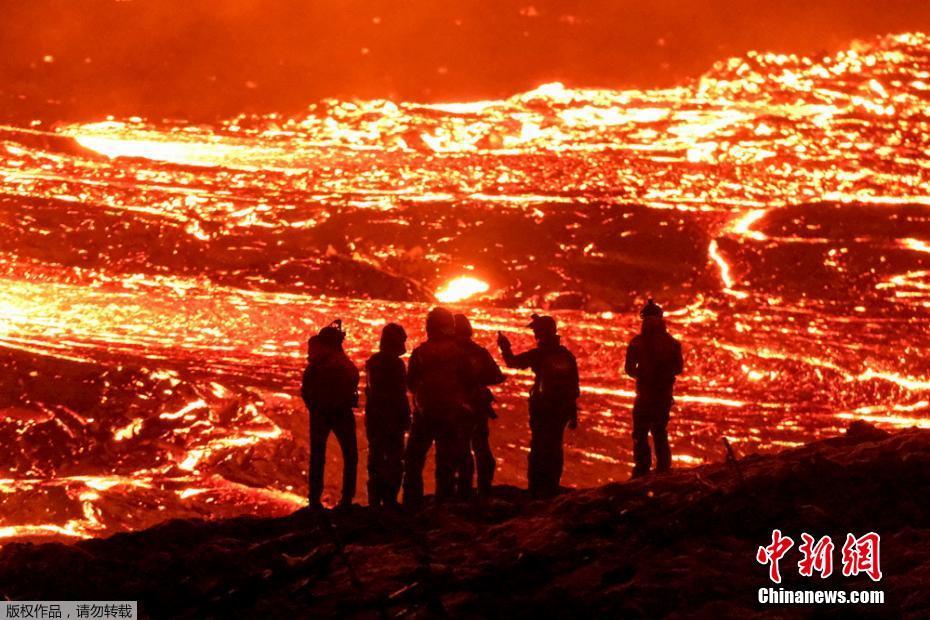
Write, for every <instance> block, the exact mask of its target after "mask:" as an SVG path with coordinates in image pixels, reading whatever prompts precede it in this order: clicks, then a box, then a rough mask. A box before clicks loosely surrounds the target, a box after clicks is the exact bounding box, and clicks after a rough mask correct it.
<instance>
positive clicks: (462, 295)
mask: <svg viewBox="0 0 930 620" xmlns="http://www.w3.org/2000/svg"><path fill="white" fill-rule="evenodd" d="M489 288H490V287H489V286H488V283H487V282H484V281H482V280H479V279H478V278H473V277H472V276H459V277H458V278H455V279H453V280H450V281H449V282H446V284H444V285H443V286H442V287H441V288H440V289H439V290H438V291H436V299H438V300H439V301H441V302H443V303H447V304H451V303H456V302H459V301H463V300H465V299H468V298H470V297H474V296H475V295H479V294H481V293H486V292H487V291H488V289H489Z"/></svg>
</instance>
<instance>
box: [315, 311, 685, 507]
mask: <svg viewBox="0 0 930 620" xmlns="http://www.w3.org/2000/svg"><path fill="white" fill-rule="evenodd" d="M640 315H641V317H642V319H643V325H642V331H641V333H640V334H639V335H637V336H636V337H635V338H634V339H633V340H632V341H631V342H630V346H629V348H628V349H627V355H626V364H625V370H626V373H627V374H628V375H630V376H631V377H634V378H635V379H636V392H637V396H636V400H635V402H634V405H633V442H634V458H635V467H634V470H633V475H634V477H636V476H641V475H644V474H646V473H648V472H649V470H650V466H651V454H650V449H649V440H648V436H649V434H652V437H653V443H654V446H655V452H656V471H657V472H663V471H666V470H668V469H669V467H670V466H671V451H670V449H669V444H668V433H667V430H666V428H667V425H668V421H669V412H670V410H671V407H672V388H673V385H674V383H675V377H676V376H677V375H678V374H680V373H681V372H682V354H681V346H680V345H679V343H678V341H677V340H675V339H674V338H673V337H672V336H671V335H669V334H668V332H667V331H666V329H665V323H664V319H663V316H662V309H661V308H660V307H659V306H657V305H656V304H655V303H654V302H653V301H652V300H649V302H648V303H647V304H646V306H645V307H644V308H643V310H642V312H641V313H640ZM528 327H529V328H530V329H532V331H533V336H534V337H535V340H536V346H535V347H534V348H532V349H530V350H528V351H524V352H523V353H514V352H513V349H512V347H511V344H510V341H509V340H508V339H507V337H506V336H504V335H503V334H502V333H500V332H498V337H497V343H498V346H499V348H500V353H501V357H502V358H503V361H504V363H505V364H506V365H507V366H508V367H510V368H517V369H527V368H529V369H531V370H532V371H533V374H534V376H535V379H534V381H533V387H532V388H531V389H530V395H529V418H530V453H529V458H528V470H527V478H528V481H529V491H530V493H531V494H532V495H533V496H534V497H537V498H545V497H551V496H553V495H555V494H556V493H557V492H558V490H559V482H560V480H561V477H562V469H563V456H562V444H563V439H564V433H565V428H566V426H567V427H569V428H576V427H577V425H578V407H577V401H578V397H579V395H580V385H579V377H578V365H577V363H576V361H575V356H574V355H572V353H571V351H569V350H568V349H567V348H566V347H565V346H564V345H562V344H561V342H560V338H559V335H558V328H557V325H556V322H555V319H553V318H552V317H550V316H539V315H536V314H534V315H533V317H532V322H531V323H530V324H529V326H528ZM345 336H346V334H345V331H344V330H343V329H342V324H341V321H334V322H333V323H332V324H330V325H328V326H327V327H324V328H323V329H321V330H320V332H319V333H318V334H317V335H315V336H313V337H312V338H310V340H309V341H308V343H307V368H306V370H305V371H304V375H303V381H302V384H301V396H302V397H303V400H304V402H305V403H306V405H307V409H308V410H309V412H310V504H311V506H313V507H315V508H319V507H321V501H320V500H321V498H322V494H323V471H324V467H325V463H326V442H327V440H328V438H329V435H330V433H331V432H332V433H333V434H334V435H335V436H336V440H337V441H338V442H339V446H340V448H341V450H342V455H343V480H342V498H341V500H340V505H342V506H347V505H350V504H351V503H352V500H353V498H354V497H355V490H356V479H357V473H356V469H357V466H358V445H357V441H356V435H355V415H354V413H353V409H354V408H355V407H357V406H358V401H359V396H358V387H359V372H358V369H357V368H356V367H355V365H354V364H353V363H352V361H351V360H350V359H349V357H348V356H347V355H346V353H345V350H344V349H343V341H344V340H345ZM406 343H407V334H406V332H405V331H404V328H403V327H401V326H400V325H398V324H396V323H388V324H387V325H385V326H384V328H383V329H382V332H381V341H380V345H379V347H378V351H377V352H376V353H375V354H373V355H372V356H371V357H370V358H369V359H368V361H367V362H366V363H365V375H366V386H365V433H366V437H367V439H368V503H369V505H371V506H383V507H392V506H396V505H397V503H398V494H399V493H400V491H401V490H403V502H404V505H405V506H411V507H414V508H416V507H418V506H419V505H420V504H421V503H422V501H423V469H424V466H425V464H426V459H427V455H428V453H429V450H430V448H432V447H433V446H435V450H436V452H435V460H436V467H435V471H436V498H437V500H438V501H444V500H448V499H453V498H458V499H469V498H471V497H473V496H474V495H475V493H476V492H477V496H478V498H482V499H483V498H486V497H488V495H489V494H490V492H491V483H492V482H493V479H494V470H495V460H494V455H493V453H492V451H491V442H490V427H489V421H490V420H493V419H495V418H496V417H497V415H496V413H495V411H494V406H493V405H494V395H493V393H492V392H491V389H490V388H491V386H494V385H498V384H500V383H502V382H503V381H504V375H503V373H502V372H501V369H500V367H499V366H498V364H497V362H496V361H495V360H494V357H493V356H492V355H491V353H490V352H489V351H488V350H487V349H486V348H485V347H483V346H481V345H480V344H479V343H477V342H475V341H474V340H473V339H472V327H471V324H470V322H469V320H468V318H467V317H466V316H465V315H462V314H458V315H453V314H452V312H450V311H449V310H447V309H445V308H434V309H433V310H431V311H430V312H429V314H428V315H427V317H426V341H424V342H422V343H420V344H419V345H418V346H417V347H416V348H414V349H413V351H412V353H411V355H410V360H409V363H408V364H407V365H406V366H405V364H404V360H403V355H404V354H405V353H406V350H407V344H406ZM408 392H409V393H410V394H411V395H412V397H413V398H412V402H413V406H412V407H411V403H410V400H408V397H407V394H408ZM405 439H406V442H405ZM475 479H477V489H476V488H475V487H474V486H473V484H474V480H475Z"/></svg>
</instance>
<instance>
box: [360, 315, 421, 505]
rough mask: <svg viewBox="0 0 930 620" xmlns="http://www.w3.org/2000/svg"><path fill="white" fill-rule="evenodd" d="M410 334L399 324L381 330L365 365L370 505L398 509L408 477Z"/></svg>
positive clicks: (391, 324) (388, 325)
mask: <svg viewBox="0 0 930 620" xmlns="http://www.w3.org/2000/svg"><path fill="white" fill-rule="evenodd" d="M406 342H407V332H405V331H404V328H403V327H401V326H400V325H398V324H397V323H388V324H387V325H385V326H384V329H383V330H381V343H380V346H379V350H378V352H377V353H375V354H374V355H372V356H371V357H370V358H368V361H367V362H366V363H365V376H366V385H365V434H366V436H367V437H368V505H369V506H384V507H394V506H396V505H397V494H398V492H399V491H400V483H401V479H402V478H403V475H404V433H405V432H406V431H407V429H409V428H410V403H409V402H408V401H407V370H406V368H405V367H404V360H403V359H401V356H402V355H403V354H404V353H405V352H406V350H407V347H406Z"/></svg>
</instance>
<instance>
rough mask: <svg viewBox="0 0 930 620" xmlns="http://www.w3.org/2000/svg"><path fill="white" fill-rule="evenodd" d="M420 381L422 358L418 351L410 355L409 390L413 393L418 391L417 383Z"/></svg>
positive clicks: (408, 370)
mask: <svg viewBox="0 0 930 620" xmlns="http://www.w3.org/2000/svg"><path fill="white" fill-rule="evenodd" d="M419 380H420V356H419V354H418V352H417V351H414V352H413V353H411V354H410V363H409V365H408V366H407V389H408V390H410V391H411V392H414V391H416V387H417V382H418V381H419Z"/></svg>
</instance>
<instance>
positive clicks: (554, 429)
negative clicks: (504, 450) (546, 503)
mask: <svg viewBox="0 0 930 620" xmlns="http://www.w3.org/2000/svg"><path fill="white" fill-rule="evenodd" d="M569 418H570V409H569V407H568V405H566V406H564V407H559V406H555V405H548V406H545V405H537V404H535V403H534V402H533V401H530V454H529V457H528V466H529V467H528V469H527V478H528V479H529V487H530V493H531V494H532V495H533V496H534V497H550V496H552V495H555V494H556V493H558V491H559V481H560V480H561V479H562V466H563V460H564V459H563V455H562V439H563V437H564V435H565V426H566V424H568V420H569Z"/></svg>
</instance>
